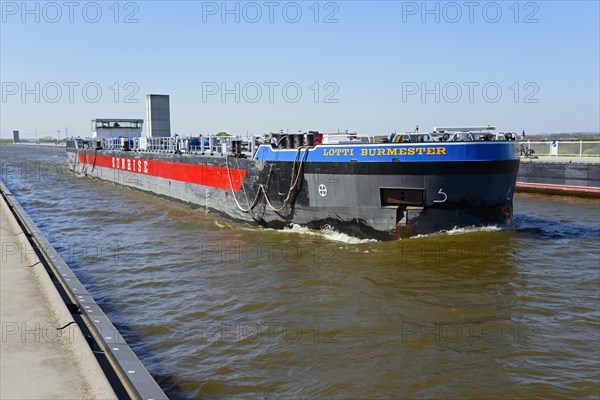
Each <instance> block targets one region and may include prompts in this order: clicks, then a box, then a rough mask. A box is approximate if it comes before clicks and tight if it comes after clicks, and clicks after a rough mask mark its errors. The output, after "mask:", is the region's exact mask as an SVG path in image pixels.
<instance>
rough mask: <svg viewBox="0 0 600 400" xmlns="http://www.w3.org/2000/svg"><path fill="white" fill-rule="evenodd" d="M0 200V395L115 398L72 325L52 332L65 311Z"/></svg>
mask: <svg viewBox="0 0 600 400" xmlns="http://www.w3.org/2000/svg"><path fill="white" fill-rule="evenodd" d="M0 203H1V204H0V246H1V251H0V258H1V260H0V261H1V262H0V320H1V323H2V338H1V340H0V399H44V400H50V399H115V398H116V396H115V394H114V392H113V390H112V388H111V387H110V385H109V383H108V381H107V379H106V377H105V375H104V373H103V372H102V370H101V368H100V366H99V365H98V362H97V361H96V358H95V357H94V355H93V354H92V351H91V349H90V347H89V345H88V344H87V342H86V340H85V338H84V337H83V335H82V333H81V330H80V329H79V328H78V327H77V325H76V324H71V325H69V326H67V327H66V328H64V329H62V330H57V328H58V327H63V326H65V325H67V324H68V323H69V322H71V321H73V319H72V317H71V314H70V313H69V312H68V310H67V308H66V306H65V305H64V303H63V302H62V299H61V298H60V295H59V294H58V292H57V291H56V288H55V287H54V285H53V283H52V282H51V281H50V278H49V277H48V275H47V273H46V271H45V270H44V268H43V267H42V266H41V264H39V263H37V261H38V259H37V257H36V256H35V254H34V253H33V250H32V249H31V246H30V244H29V242H28V241H27V240H26V238H25V235H24V234H23V232H22V231H21V229H20V227H19V225H18V224H17V222H16V221H15V219H14V217H13V215H12V213H11V212H10V210H9V209H8V206H7V205H6V202H5V201H4V198H2V197H0ZM36 263H37V264H36ZM32 265H33V267H32Z"/></svg>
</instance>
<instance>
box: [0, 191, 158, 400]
mask: <svg viewBox="0 0 600 400" xmlns="http://www.w3.org/2000/svg"><path fill="white" fill-rule="evenodd" d="M0 192H1V193H0V194H1V195H2V197H4V199H5V201H6V204H7V205H8V208H9V209H10V210H11V212H12V213H13V215H14V216H15V219H16V220H17V222H18V223H19V225H20V226H21V228H22V230H23V232H24V233H25V236H26V237H27V239H28V241H29V242H30V243H31V246H32V247H33V249H34V251H35V252H36V254H37V256H38V257H39V260H40V262H41V263H42V264H44V267H45V269H46V271H47V272H48V274H49V275H50V278H51V279H52V281H53V282H54V283H55V285H56V288H57V290H58V291H59V294H60V295H61V297H62V298H63V301H64V302H65V304H66V306H67V308H68V309H69V311H70V312H71V314H72V315H73V319H74V320H75V322H76V323H77V324H78V325H79V328H80V329H81V331H82V332H83V333H84V335H85V336H86V337H87V339H88V342H89V344H90V347H92V350H93V352H94V355H95V356H96V358H97V360H98V363H99V364H100V366H101V367H102V369H103V371H104V373H105V374H106V375H107V378H108V380H109V382H110V383H111V385H112V386H113V390H114V391H115V393H116V394H117V396H118V397H119V398H125V397H129V398H131V399H154V400H158V399H167V396H166V395H165V393H164V392H163V391H162V389H161V388H160V386H158V384H157V383H156V381H155V380H154V378H153V377H152V376H151V375H150V373H149V372H148V370H146V368H145V367H144V365H143V364H142V362H141V361H140V360H139V359H138V358H137V356H136V355H135V353H134V352H133V350H131V348H130V347H129V345H127V343H126V342H125V340H124V339H123V337H122V336H121V334H120V333H119V332H118V330H117V328H116V327H115V326H114V325H113V324H112V322H111V321H110V319H109V318H108V317H107V316H106V314H104V312H103V311H102V309H101V308H100V306H99V305H98V304H97V303H96V301H95V300H94V299H93V298H92V296H91V295H90V294H89V293H88V291H87V290H86V289H85V287H84V286H83V285H82V284H81V282H79V279H77V277H76V276H75V274H74V273H73V271H72V270H71V268H69V266H68V265H67V264H66V263H65V261H64V260H63V259H62V257H60V255H59V254H58V252H57V251H56V249H55V248H54V247H53V246H52V245H51V244H50V242H49V241H48V240H47V239H46V237H45V236H44V234H43V233H42V232H41V231H40V230H39V228H38V227H37V226H36V224H35V223H34V222H33V221H32V220H31V218H30V217H29V215H27V213H26V212H25V210H24V209H23V207H21V205H20V204H19V202H18V201H17V200H16V199H15V198H14V196H13V195H12V193H11V192H10V191H9V190H8V188H6V186H5V185H4V183H3V182H1V181H0Z"/></svg>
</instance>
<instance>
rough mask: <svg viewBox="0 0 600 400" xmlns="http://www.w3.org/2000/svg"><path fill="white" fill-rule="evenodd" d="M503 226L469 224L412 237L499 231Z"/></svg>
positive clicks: (412, 237)
mask: <svg viewBox="0 0 600 400" xmlns="http://www.w3.org/2000/svg"><path fill="white" fill-rule="evenodd" d="M501 230H502V228H500V227H499V226H496V225H490V226H467V227H465V228H457V227H454V228H452V229H450V230H449V231H446V230H442V231H439V232H435V233H428V234H425V235H415V236H411V237H410V239H419V238H426V237H432V236H441V235H448V236H451V235H462V234H465V233H474V232H497V231H501Z"/></svg>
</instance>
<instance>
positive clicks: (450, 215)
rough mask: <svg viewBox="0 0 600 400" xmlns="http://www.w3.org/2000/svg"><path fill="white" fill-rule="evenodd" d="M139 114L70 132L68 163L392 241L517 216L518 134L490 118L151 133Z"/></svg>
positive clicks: (258, 220) (253, 218)
mask: <svg viewBox="0 0 600 400" xmlns="http://www.w3.org/2000/svg"><path fill="white" fill-rule="evenodd" d="M142 123H143V120H122V119H97V120H94V121H93V124H94V129H95V134H94V135H93V137H90V138H75V137H72V138H69V139H68V141H67V161H68V164H69V168H70V169H71V170H72V171H74V172H76V173H78V174H82V175H85V176H90V177H94V178H99V179H104V180H108V181H111V182H115V183H118V184H122V185H126V186H130V187H133V188H136V189H140V190H144V191H148V192H153V193H156V194H159V195H164V196H168V197H170V198H174V199H178V200H182V201H184V202H188V203H191V204H193V205H195V206H198V207H201V208H202V209H203V210H206V211H207V212H217V213H220V214H222V215H225V216H227V217H229V218H231V219H234V220H240V221H246V222H250V223H252V224H257V225H261V226H264V227H269V228H284V227H287V226H290V225H292V224H297V225H300V226H306V227H308V228H313V229H323V228H325V227H330V228H333V229H335V230H338V231H340V232H344V233H347V234H349V235H352V236H355V237H360V238H374V239H379V240H386V239H398V238H405V237H410V236H414V235H418V234H428V233H433V232H438V231H442V230H451V229H453V228H460V227H470V226H490V225H496V226H501V227H510V225H511V224H512V215H513V193H514V191H515V184H516V177H517V171H518V168H519V156H518V148H517V142H516V135H515V134H513V133H506V134H505V133H496V132H495V128H494V127H493V126H471V127H468V126H465V127H437V128H434V129H433V130H432V131H431V132H428V133H421V132H419V131H418V127H417V129H416V130H415V131H414V132H408V133H402V134H391V135H385V136H368V135H360V134H357V133H348V132H343V133H330V134H327V133H322V132H318V131H308V132H299V133H293V134H292V133H284V132H277V133H269V134H266V135H261V136H251V137H246V138H241V137H234V136H217V135H215V136H202V135H199V136H196V137H183V136H177V135H172V136H170V137H149V136H146V137H143V136H141V133H140V132H141V124H142Z"/></svg>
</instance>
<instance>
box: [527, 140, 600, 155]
mask: <svg viewBox="0 0 600 400" xmlns="http://www.w3.org/2000/svg"><path fill="white" fill-rule="evenodd" d="M519 143H520V144H521V145H523V146H524V147H525V148H527V150H533V154H534V155H536V156H572V157H598V156H600V141H597V140H544V141H532V140H527V141H523V140H521V141H520V142H519Z"/></svg>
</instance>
